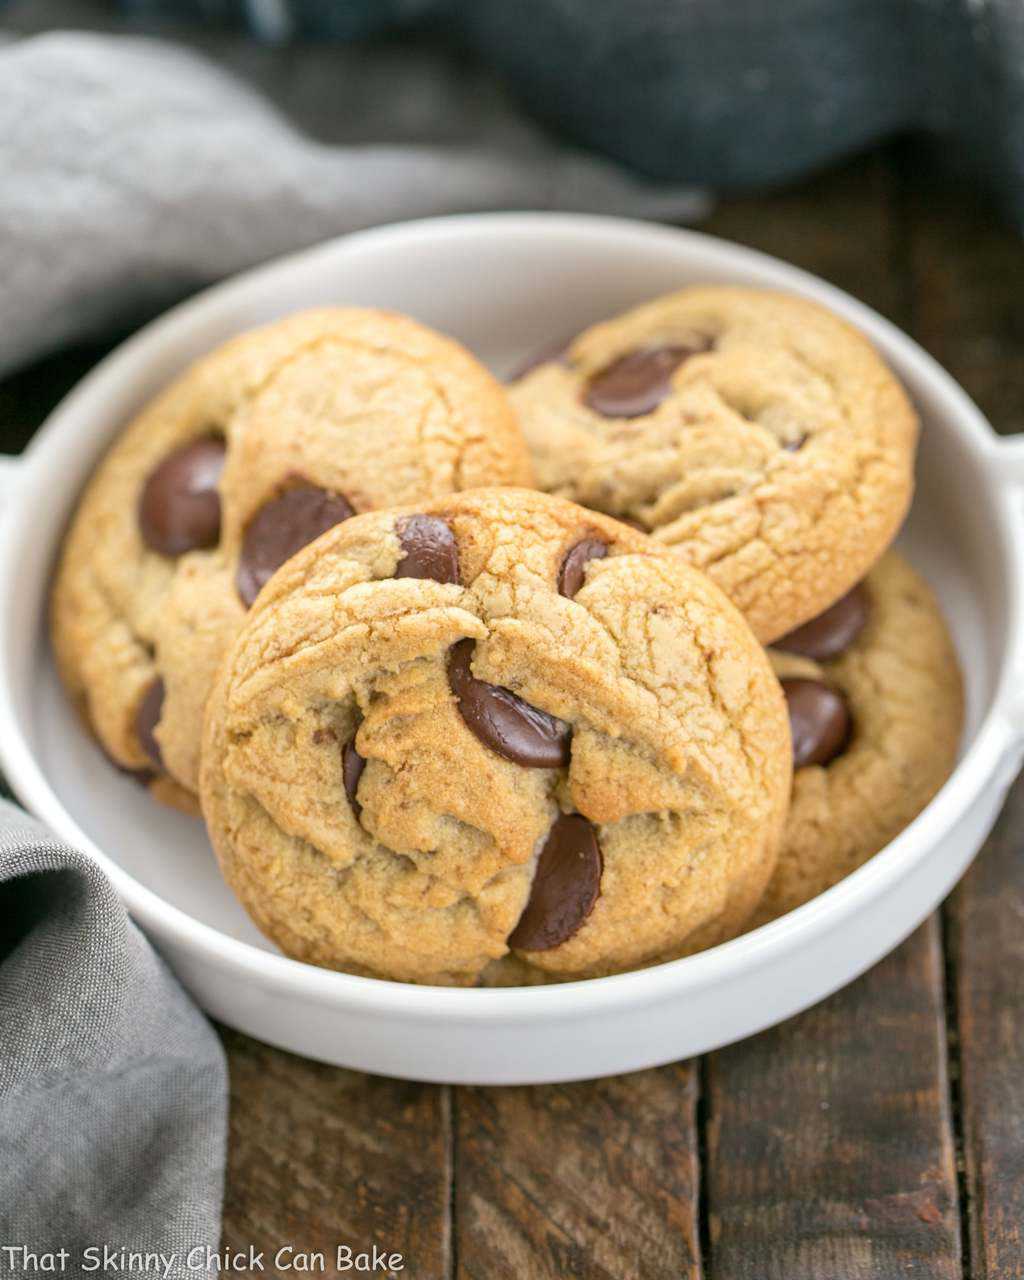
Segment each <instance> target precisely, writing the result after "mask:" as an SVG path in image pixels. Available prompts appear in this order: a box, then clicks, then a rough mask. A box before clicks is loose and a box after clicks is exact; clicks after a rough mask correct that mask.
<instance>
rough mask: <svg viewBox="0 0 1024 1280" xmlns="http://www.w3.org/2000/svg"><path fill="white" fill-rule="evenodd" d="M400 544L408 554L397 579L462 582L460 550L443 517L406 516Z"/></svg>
mask: <svg viewBox="0 0 1024 1280" xmlns="http://www.w3.org/2000/svg"><path fill="white" fill-rule="evenodd" d="M398 540H399V542H401V544H402V550H403V551H404V552H405V554H404V555H403V556H402V558H401V560H399V562H398V567H397V568H396V569H395V577H396V578H433V579H434V581H435V582H458V581H459V547H458V543H456V541H455V534H454V533H452V530H451V526H450V525H449V524H448V522H447V521H446V520H442V519H441V518H440V516H406V517H405V519H404V520H400V521H399V523H398Z"/></svg>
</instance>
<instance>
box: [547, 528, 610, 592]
mask: <svg viewBox="0 0 1024 1280" xmlns="http://www.w3.org/2000/svg"><path fill="white" fill-rule="evenodd" d="M607 554H608V544H607V542H602V540H601V539H600V538H583V539H581V540H580V541H579V542H577V543H576V545H575V546H574V547H570V548H569V550H568V551H567V552H566V554H565V559H564V560H563V561H562V567H561V569H560V570H559V572H558V592H559V595H563V596H565V597H567V599H569V600H571V599H572V598H573V596H575V594H576V592H577V591H579V589H580V587H582V586H583V570H584V569H585V568H586V566H587V564H589V562H590V561H591V560H601V559H603V558H604V557H605V556H606V555H607Z"/></svg>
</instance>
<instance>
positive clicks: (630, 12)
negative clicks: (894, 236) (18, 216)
mask: <svg viewBox="0 0 1024 1280" xmlns="http://www.w3.org/2000/svg"><path fill="white" fill-rule="evenodd" d="M123 8H124V10H125V12H127V13H130V14H132V15H133V16H134V17H135V18H136V19H142V18H148V19H149V20H151V21H152V20H153V19H154V18H163V19H165V20H167V19H171V18H174V19H183V18H185V19H189V20H191V21H193V22H201V23H204V24H207V25H209V24H218V23H219V24H223V25H228V26H232V25H234V26H238V27H240V28H247V29H248V30H250V31H252V32H253V33H254V34H255V35H257V36H258V37H260V38H262V39H264V40H272V41H279V42H287V41H294V40H299V39H302V38H322V39H336V40H344V39H348V40H351V39H356V38H362V39H365V38H367V37H369V36H373V35H380V34H382V33H399V34H402V35H404V36H405V37H407V38H408V37H410V36H414V35H420V36H421V35H422V34H423V32H424V31H429V32H433V33H435V34H437V35H438V36H439V37H440V38H441V39H443V40H444V41H445V42H447V43H448V44H449V45H453V46H456V47H461V48H464V49H467V50H469V51H470V52H471V53H472V55H473V56H474V57H475V58H476V59H477V60H479V62H480V63H481V64H482V65H484V66H488V67H492V68H494V69H496V70H498V71H500V72H501V73H502V74H503V75H504V76H505V77H506V78H507V81H508V83H509V84H510V85H511V86H512V88H513V90H514V92H515V93H516V95H517V97H518V99H519V101H520V102H521V103H522V104H524V106H525V107H526V108H527V109H528V110H529V112H530V113H531V114H534V115H536V116H537V117H538V118H539V119H542V120H544V121H546V122H548V123H549V124H550V125H551V126H552V127H553V128H554V129H556V130H557V131H558V132H559V133H560V134H562V135H563V136H564V137H566V138H567V139H568V140H570V141H573V142H576V143H578V144H581V145H583V146H587V147H592V148H594V149H595V150H596V151H598V152H600V153H602V154H604V155H606V156H608V157H610V158H612V159H614V160H617V161H620V162H622V163H624V164H626V165H629V166H631V167H633V168H635V169H636V170H637V171H638V172H640V173H642V174H644V175H646V176H649V177H656V178H660V179H666V180H670V181H674V182H688V183H694V184H699V185H710V186H713V187H715V186H718V187H721V186H731V185H735V184H742V185H751V184H759V183H764V182H774V181H778V180H780V179H784V178H790V177H793V176H795V175H797V174H799V173H802V172H803V171H805V170H806V169H807V168H808V167H810V166H814V165H818V164H821V163H822V162H823V161H825V160H828V159H830V158H832V157H834V156H837V155H840V154H842V153H844V152H848V151H851V150H853V149H855V148H857V147H861V146H863V145H865V144H866V143H867V142H869V141H871V140H872V139H874V138H877V137H879V136H880V135H884V134H887V133H891V132H894V131H897V130H904V129H923V130H926V131H929V132H931V133H933V134H934V135H935V136H936V137H937V138H938V139H940V140H941V142H942V146H943V149H944V150H946V151H952V152H954V153H955V154H956V156H957V157H958V158H959V159H960V160H961V161H962V162H964V163H967V164H969V165H970V166H971V167H973V168H974V169H975V170H976V171H977V172H978V174H979V175H981V176H983V177H984V178H985V179H987V180H988V181H990V183H991V184H992V186H993V187H994V188H995V189H996V190H997V191H998V192H999V193H1000V194H1001V195H1002V196H1003V197H1004V200H1005V202H1006V204H1007V207H1008V208H1009V209H1010V210H1011V211H1012V213H1013V214H1014V216H1015V217H1016V218H1017V219H1018V221H1020V220H1024V127H1022V126H1024V5H1022V4H1021V3H1020V0H729V3H723V2H722V0H123Z"/></svg>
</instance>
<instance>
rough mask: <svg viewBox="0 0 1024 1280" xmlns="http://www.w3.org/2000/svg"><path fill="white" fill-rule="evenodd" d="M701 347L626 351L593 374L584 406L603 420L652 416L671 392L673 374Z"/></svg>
mask: <svg viewBox="0 0 1024 1280" xmlns="http://www.w3.org/2000/svg"><path fill="white" fill-rule="evenodd" d="M707 349H708V344H705V345H704V346H701V347H696V346H693V347H679V346H673V347H641V348H640V349H639V350H637V351H628V352H627V353H626V354H625V355H624V356H619V358H618V359H617V360H613V361H612V363H611V364H609V365H605V367H604V368H603V369H600V370H599V371H598V372H597V373H595V374H594V375H593V377H592V378H591V379H590V381H589V382H588V383H587V385H586V387H585V389H584V392H583V397H582V399H583V403H584V404H585V405H586V406H587V408H588V409H593V411H594V412H595V413H599V414H600V415H601V416H602V417H603V418H639V417H642V416H643V414H645V413H653V412H654V410H655V409H657V407H658V405H659V404H661V402H662V400H664V399H665V397H666V396H667V395H668V393H669V392H670V391H671V390H672V375H673V374H674V373H675V371H676V370H677V369H678V368H679V366H680V365H681V364H682V363H683V362H684V361H685V360H688V359H689V358H690V356H695V355H698V354H700V352H701V351H706V350H707Z"/></svg>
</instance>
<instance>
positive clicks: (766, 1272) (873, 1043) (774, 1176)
mask: <svg viewBox="0 0 1024 1280" xmlns="http://www.w3.org/2000/svg"><path fill="white" fill-rule="evenodd" d="M945 1049H946V1041H945V1026H944V1019H943V1004H942V952H941V944H940V937H939V929H938V924H937V921H936V918H935V917H932V919H931V920H929V921H928V923H927V924H925V925H923V926H922V927H921V929H919V930H918V932H917V933H916V934H914V936H913V937H912V938H911V939H910V940H909V941H908V942H906V943H905V944H904V945H903V946H902V947H901V948H900V949H899V950H898V951H897V952H895V953H894V954H893V955H891V956H889V957H888V958H887V959H886V960H884V961H883V962H882V963H881V964H879V965H877V966H876V967H875V968H874V969H873V970H872V971H871V972H870V973H868V974H866V975H865V976H864V977H863V978H861V979H860V980H859V981H858V982H857V983H855V984H854V985H853V986H851V987H848V988H846V990H844V991H841V992H839V993H838V994H837V995H835V996H833V997H832V998H831V999H830V1000H827V1001H826V1002H825V1003H824V1004H821V1005H819V1006H817V1008H815V1009H811V1010H809V1011H808V1012H807V1013H805V1014H802V1015H801V1016H800V1017H797V1018H794V1019H792V1020H791V1021H789V1022H787V1023H784V1024H783V1025H782V1026H780V1027H776V1028H774V1029H773V1030H771V1031H768V1032H765V1033H764V1034H762V1035H760V1036H758V1037H756V1038H755V1039H753V1040H749V1041H746V1042H745V1043H743V1044H740V1045H735V1046H733V1047H732V1048H729V1049H726V1050H723V1051H722V1052H720V1053H717V1054H714V1055H712V1056H711V1057H710V1058H709V1060H708V1066H707V1077H708V1114H709V1122H708V1133H707V1170H706V1175H705V1176H706V1182H707V1188H708V1203H709V1207H710V1235H711V1248H710V1253H711V1258H710V1266H709V1274H710V1276H711V1277H712V1278H713V1280H832V1277H842V1280H896V1278H897V1277H900V1278H902V1277H905V1276H907V1275H908V1274H914V1275H921V1276H927V1277H928V1278H929V1280H959V1277H960V1275H961V1267H960V1242H959V1219H958V1210H957V1189H956V1169H955V1162H954V1151H953V1138H952V1126H951V1123H950V1114H949V1084H948V1080H947V1077H946V1057H945Z"/></svg>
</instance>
